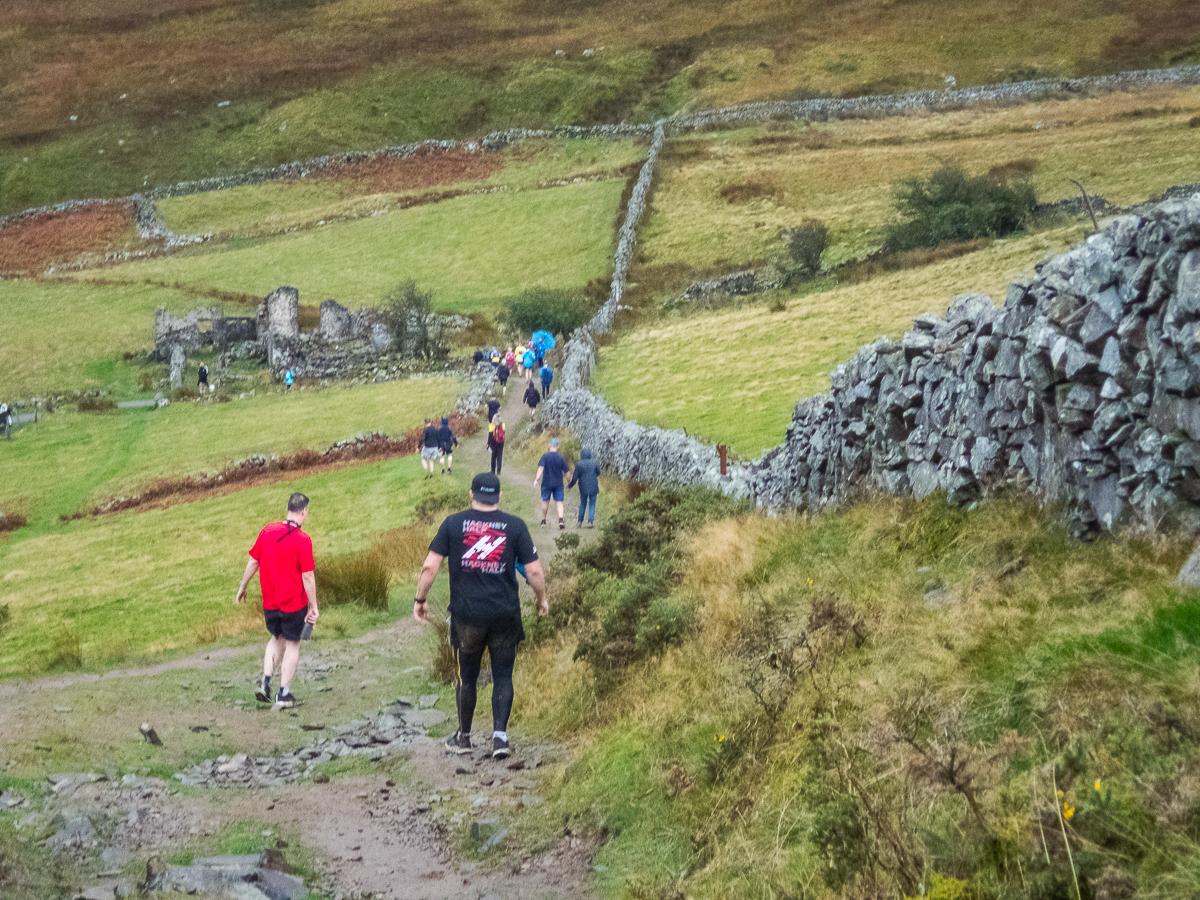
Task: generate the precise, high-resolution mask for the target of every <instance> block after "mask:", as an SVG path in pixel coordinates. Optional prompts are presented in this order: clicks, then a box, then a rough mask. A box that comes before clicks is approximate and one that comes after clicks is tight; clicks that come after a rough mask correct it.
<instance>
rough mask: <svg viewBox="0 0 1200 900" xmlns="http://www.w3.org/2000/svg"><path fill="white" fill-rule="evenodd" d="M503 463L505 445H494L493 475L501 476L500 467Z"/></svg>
mask: <svg viewBox="0 0 1200 900" xmlns="http://www.w3.org/2000/svg"><path fill="white" fill-rule="evenodd" d="M503 463H504V445H503V444H493V445H492V474H493V475H499V474H500V466H501V465H503Z"/></svg>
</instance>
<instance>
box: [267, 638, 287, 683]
mask: <svg viewBox="0 0 1200 900" xmlns="http://www.w3.org/2000/svg"><path fill="white" fill-rule="evenodd" d="M282 651H283V638H276V637H273V638H271V639H270V640H269V641H267V649H266V652H265V653H263V674H264V675H266V676H267V677H268V678H270V677H271V676H272V675H274V674H275V664H276V663H278V662H279V656H280V653H282Z"/></svg>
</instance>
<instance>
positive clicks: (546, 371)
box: [538, 363, 554, 400]
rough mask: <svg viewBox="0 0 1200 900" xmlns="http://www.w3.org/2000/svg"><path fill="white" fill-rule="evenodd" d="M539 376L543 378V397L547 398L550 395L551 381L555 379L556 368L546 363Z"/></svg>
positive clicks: (539, 371)
mask: <svg viewBox="0 0 1200 900" xmlns="http://www.w3.org/2000/svg"><path fill="white" fill-rule="evenodd" d="M538 376H539V377H540V378H541V380H542V399H543V400H546V399H548V398H549V396H550V382H552V381H553V380H554V370H553V369H551V368H550V367H549V366H548V365H546V364H545V363H543V364H542V367H541V369H539V370H538Z"/></svg>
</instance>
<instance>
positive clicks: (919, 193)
mask: <svg viewBox="0 0 1200 900" xmlns="http://www.w3.org/2000/svg"><path fill="white" fill-rule="evenodd" d="M894 194H895V202H896V211H897V213H899V215H900V221H899V222H896V223H895V224H893V225H890V226H888V228H887V229H886V231H885V235H884V246H885V247H886V249H888V250H891V251H902V250H913V249H915V248H917V247H936V246H937V245H939V244H947V243H952V242H958V241H972V240H975V239H976V238H982V237H1003V236H1004V235H1007V234H1012V233H1013V232H1014V231H1017V230H1018V229H1020V228H1021V226H1022V224H1023V222H1024V220H1025V217H1026V216H1027V215H1028V214H1029V213H1030V212H1031V211H1032V210H1033V207H1034V206H1035V205H1036V203H1037V199H1036V197H1035V196H1034V192H1033V186H1032V185H1031V184H1030V183H1029V181H1028V179H1027V178H1025V177H1024V175H1023V174H1021V173H1020V172H1019V171H1017V172H1015V173H1014V172H1011V171H1009V170H998V171H997V173H996V174H995V175H994V176H992V177H989V176H979V177H976V178H972V177H970V176H968V175H967V173H966V172H964V171H963V170H962V169H961V168H959V167H957V166H951V165H946V166H943V167H942V168H940V169H938V170H937V171H936V172H934V173H933V174H932V175H930V176H929V177H928V178H920V177H917V176H913V177H910V178H902V179H900V180H899V181H897V182H896V184H895V187H894Z"/></svg>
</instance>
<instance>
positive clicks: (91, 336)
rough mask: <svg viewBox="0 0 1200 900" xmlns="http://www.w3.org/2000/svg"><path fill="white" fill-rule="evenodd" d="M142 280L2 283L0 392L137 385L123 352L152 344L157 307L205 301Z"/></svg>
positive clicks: (187, 305)
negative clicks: (132, 282)
mask: <svg viewBox="0 0 1200 900" xmlns="http://www.w3.org/2000/svg"><path fill="white" fill-rule="evenodd" d="M206 302H211V301H202V300H197V299H196V298H195V297H194V296H191V295H189V294H186V293H184V292H181V291H175V290H171V289H169V288H161V287H155V286H150V285H145V284H137V285H118V286H110V285H99V284H89V283H86V282H79V283H73V282H67V281H56V280H55V281H33V280H25V279H20V280H12V281H5V282H3V283H2V284H0V318H2V319H3V321H4V323H5V327H4V328H0V397H3V398H4V399H5V400H9V399H11V398H14V397H30V396H41V395H44V394H45V393H48V392H52V391H55V390H64V391H65V390H80V389H82V388H87V387H105V388H107V387H110V386H113V387H116V386H120V387H122V388H124V389H127V390H128V389H136V386H135V385H134V384H132V379H133V378H134V377H135V376H136V373H135V372H134V371H133V369H132V368H131V367H129V366H127V365H123V364H122V359H121V357H122V355H123V354H125V353H137V352H138V351H142V350H152V349H153V348H154V341H153V332H154V327H153V326H154V310H155V309H157V308H158V307H160V306H165V307H167V308H168V309H171V310H172V311H175V312H181V311H183V310H186V309H191V308H193V307H195V306H200V305H204V304H205V303H206Z"/></svg>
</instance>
